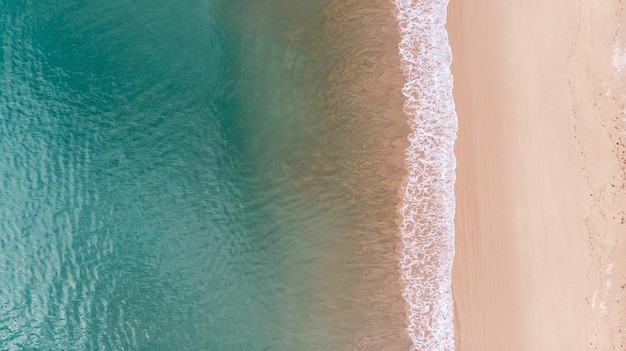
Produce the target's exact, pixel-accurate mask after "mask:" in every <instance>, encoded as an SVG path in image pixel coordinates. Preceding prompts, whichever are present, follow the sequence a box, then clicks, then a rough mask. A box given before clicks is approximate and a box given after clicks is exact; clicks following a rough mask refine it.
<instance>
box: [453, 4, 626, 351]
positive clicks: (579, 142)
mask: <svg viewBox="0 0 626 351" xmlns="http://www.w3.org/2000/svg"><path fill="white" fill-rule="evenodd" d="M625 19H626V14H624V13H623V8H622V2H621V1H617V0H611V1H598V0H581V1H580V2H572V1H567V0H556V1H550V2H545V1H541V0H529V1H510V0H509V1H496V0H478V1H473V2H469V1H465V0H452V1H451V2H450V5H449V9H448V25H447V28H448V32H449V36H450V44H451V47H452V52H453V64H452V71H453V75H454V79H455V85H454V95H455V102H456V106H457V113H458V118H459V132H458V140H457V144H456V149H455V153H456V156H457V162H458V169H457V182H456V200H457V210H456V221H455V224H456V257H455V263H454V270H453V294H454V299H455V319H456V344H457V350H461V351H474V350H476V351H489V350H546V351H547V350H551V351H552V350H624V349H626V337H625V334H624V331H625V330H624V329H623V328H625V327H626V323H625V319H626V310H625V309H624V304H625V303H626V240H625V239H626V223H625V219H624V217H625V210H626V190H625V189H624V188H625V178H624V166H625V164H626V150H625V148H624V142H625V140H626V115H625V110H624V103H625V102H626V98H625V93H626V89H625V88H624V87H623V86H622V83H623V81H624V77H625V75H626V53H625V52H624V48H626V29H625V28H621V29H620V23H623V22H624V21H625ZM622 45H623V46H622Z"/></svg>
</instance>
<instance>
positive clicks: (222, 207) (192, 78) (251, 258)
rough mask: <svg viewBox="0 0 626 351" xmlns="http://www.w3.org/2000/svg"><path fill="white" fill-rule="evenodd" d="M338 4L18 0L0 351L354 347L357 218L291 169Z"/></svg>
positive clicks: (4, 154) (4, 125) (0, 57)
mask: <svg viewBox="0 0 626 351" xmlns="http://www.w3.org/2000/svg"><path fill="white" fill-rule="evenodd" d="M324 4H325V0H307V1H298V2H295V1H292V2H287V1H272V0H255V1H243V0H206V1H202V0H179V1H172V0H169V1H168V0H165V1H162V0H161V1H156V0H137V1H130V0H113V1H110V0H107V1H104V0H96V1H78V0H63V1H43V0H42V1H34V0H33V1H29V0H24V1H18V0H5V1H3V2H2V3H1V4H0V45H1V50H0V64H1V67H0V192H1V194H0V349H1V350H332V349H341V347H340V346H339V345H340V343H341V342H340V341H339V339H341V338H342V337H343V336H341V335H338V333H340V331H338V330H336V329H335V328H334V327H333V326H332V325H331V324H329V323H325V322H324V317H323V316H322V314H321V313H316V311H313V310H312V308H311V306H319V305H324V306H326V307H328V308H329V309H332V298H330V297H329V296H328V295H326V293H325V292H324V291H325V290H326V288H327V286H329V285H332V284H334V282H333V281H332V280H324V278H323V277H324V272H325V271H326V272H328V271H329V270H328V269H327V268H328V267H337V266H336V265H335V262H334V261H333V260H335V259H336V258H337V257H340V256H341V254H340V253H341V251H342V250H344V249H345V248H346V247H347V246H349V243H347V242H344V241H343V239H342V238H341V236H340V235H338V233H339V232H340V231H341V230H342V229H341V228H342V226H343V225H344V224H343V223H344V222H345V213H342V211H341V210H337V211H332V210H329V208H328V207H327V206H325V207H321V206H318V205H316V204H315V202H314V201H311V199H310V196H309V195H306V194H304V193H303V192H302V191H301V190H298V189H297V186H296V185H295V184H296V183H297V182H294V179H293V172H292V171H290V170H292V169H294V168H295V169H297V168H298V167H299V166H300V165H303V164H306V163H307V160H306V154H307V153H306V149H307V147H308V146H307V145H308V144H307V141H308V140H311V139H315V138H316V133H318V132H319V131H320V130H321V129H322V127H321V126H319V125H318V124H316V123H317V122H316V120H317V119H316V118H315V115H316V114H318V113H320V112H319V111H320V109H319V106H317V103H316V101H315V99H311V98H308V96H309V95H310V93H311V91H316V90H319V89H323V84H324V81H323V79H321V78H318V77H323V74H320V72H322V73H323V70H324V69H325V68H324V67H325V66H324V65H323V64H321V63H320V61H319V60H317V59H316V58H315V51H314V49H311V48H307V47H306V45H302V42H298V43H296V42H294V40H293V38H292V37H291V36H290V34H289V33H292V30H293V29H294V28H296V27H297V26H298V25H300V24H301V23H305V22H307V21H312V19H314V18H315V17H316V16H319V14H320V12H321V11H322V9H323V6H324ZM313 22H314V21H312V23H313ZM320 223H322V225H320ZM320 232H323V233H324V234H323V235H321V234H320V235H315V234H316V233H320ZM320 252H322V253H324V254H325V255H326V256H327V257H329V258H328V259H320V258H319V254H320ZM316 289H317V290H316Z"/></svg>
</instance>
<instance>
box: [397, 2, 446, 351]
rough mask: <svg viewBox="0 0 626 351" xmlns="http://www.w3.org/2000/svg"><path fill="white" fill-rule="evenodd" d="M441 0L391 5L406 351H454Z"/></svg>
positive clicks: (444, 52) (444, 35)
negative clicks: (400, 117) (402, 155)
mask: <svg viewBox="0 0 626 351" xmlns="http://www.w3.org/2000/svg"><path fill="white" fill-rule="evenodd" d="M447 4H448V1H447V0H396V6H397V8H398V12H397V19H398V23H399V27H400V31H401V35H402V39H401V42H400V44H399V46H398V47H399V50H400V56H401V60H402V67H403V70H404V75H405V77H406V83H405V85H404V88H403V90H402V92H403V94H404V95H405V96H406V100H405V104H404V111H405V112H406V113H407V115H409V116H410V119H409V120H410V121H409V123H410V125H411V131H412V132H411V134H410V135H409V138H408V139H409V141H410V146H409V147H408V148H407V150H406V160H405V167H406V169H407V173H408V174H407V179H406V181H405V183H404V185H403V189H402V190H403V198H402V201H401V204H400V208H399V211H400V215H401V217H402V224H401V227H400V229H401V234H402V245H401V248H400V255H401V259H400V265H401V269H402V280H403V282H404V292H403V297H404V299H405V300H406V302H407V303H408V305H409V311H408V316H407V317H408V326H407V328H408V333H409V336H410V338H411V340H412V342H413V347H412V350H420V351H435V350H436V351H444V350H447V351H449V350H454V310H453V301H452V286H451V285H452V259H453V257H454V210H455V200H454V181H455V168H456V159H455V157H454V151H453V147H454V141H455V139H456V131H457V127H458V124H457V118H456V113H455V110H454V101H453V98H452V85H453V81H452V74H451V73H450V63H451V60H452V54H451V51H450V46H449V43H448V34H447V32H446V30H445V27H444V26H445V22H446V6H447Z"/></svg>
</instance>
